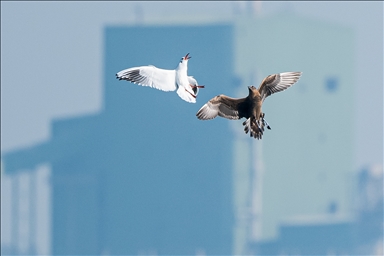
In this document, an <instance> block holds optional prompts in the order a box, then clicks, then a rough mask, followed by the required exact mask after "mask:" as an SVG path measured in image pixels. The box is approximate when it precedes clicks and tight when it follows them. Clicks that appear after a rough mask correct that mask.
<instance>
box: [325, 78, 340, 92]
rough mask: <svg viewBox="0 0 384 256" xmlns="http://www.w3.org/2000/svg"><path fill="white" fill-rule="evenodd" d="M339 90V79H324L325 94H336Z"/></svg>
mask: <svg viewBox="0 0 384 256" xmlns="http://www.w3.org/2000/svg"><path fill="white" fill-rule="evenodd" d="M338 88H339V79H338V78H337V77H327V78H326V79H325V89H326V91H327V92H330V93H332V92H336V90H337V89H338Z"/></svg>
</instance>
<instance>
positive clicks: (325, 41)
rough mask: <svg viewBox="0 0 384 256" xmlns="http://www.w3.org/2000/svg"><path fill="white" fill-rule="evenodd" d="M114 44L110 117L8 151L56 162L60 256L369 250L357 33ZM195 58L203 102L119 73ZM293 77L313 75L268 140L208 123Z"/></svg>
mask: <svg viewBox="0 0 384 256" xmlns="http://www.w3.org/2000/svg"><path fill="white" fill-rule="evenodd" d="M104 45H105V59H104V60H105V62H104V63H105V66H104V84H105V102H104V109H103V111H102V112H101V113H100V114H96V115H89V116H81V117H77V118H69V119H61V120H54V121H53V123H52V139H51V140H50V141H48V142H44V143H42V144H40V145H36V146H35V147H32V148H29V149H24V150H19V151H16V152H9V153H7V154H4V155H3V161H4V169H5V171H6V172H7V173H8V174H14V173H17V172H19V171H22V170H33V169H36V166H38V165H39V164H41V163H49V165H50V168H51V178H50V181H51V186H52V231H51V232H52V243H51V244H52V254H100V253H103V254H238V255H240V254H280V253H296V254H300V253H305V254H314V253H320V254H321V253H344V252H350V251H348V250H347V249H346V248H349V249H350V248H351V245H354V244H355V243H356V242H358V241H360V240H359V238H358V231H357V228H356V209H355V208H354V205H353V200H352V199H353V198H352V197H353V196H352V195H353V194H354V192H356V191H355V187H354V184H355V183H354V180H355V176H354V174H353V172H352V171H353V152H354V151H353V150H354V149H353V145H354V144H353V139H354V129H353V125H354V123H353V109H354V105H353V104H354V103H353V102H354V99H353V97H354V84H353V83H354V77H353V72H354V59H353V55H354V37H353V32H352V31H351V29H349V28H345V27H339V26H336V25H335V24H328V23H324V22H320V21H316V20H311V19H307V18H299V17H295V16H292V15H288V14H287V15H285V14H282V15H279V16H278V17H257V16H254V17H250V16H243V17H238V18H237V19H236V21H233V22H227V23H220V24H212V23H210V22H208V24H201V25H180V26H176V25H159V24H158V25H143V24H141V25H139V26H132V27H130V26H113V27H107V28H106V30H105V42H104ZM187 52H190V53H191V56H192V59H191V60H190V62H189V74H190V75H193V76H194V77H195V78H196V79H197V80H198V82H199V83H200V84H204V85H205V86H206V88H205V89H202V90H201V91H200V94H199V96H198V100H197V102H198V103H197V104H189V103H186V102H183V101H182V100H181V99H179V97H178V96H177V94H176V93H173V92H169V93H164V92H161V91H157V90H154V89H150V88H145V87H140V86H137V85H133V84H130V83H128V82H125V81H117V80H116V79H115V77H114V75H115V73H116V72H117V71H120V70H122V69H125V68H128V67H133V66H140V65H148V64H152V65H155V66H158V67H162V68H167V69H173V68H175V67H176V65H177V63H178V61H179V59H180V58H181V56H183V55H185V54H186V53H187ZM285 71H302V72H303V76H302V78H301V79H300V80H299V82H298V83H297V84H296V85H294V86H293V87H292V88H290V89H289V90H287V91H285V92H283V93H279V94H275V95H273V96H271V97H269V98H268V99H267V100H266V102H265V104H264V106H263V111H264V112H265V113H266V119H267V120H268V122H269V123H270V124H271V127H272V130H271V131H270V130H267V131H266V132H265V134H264V136H263V140H261V141H257V140H254V139H251V138H249V136H247V135H245V134H244V131H243V128H242V125H241V123H242V122H240V121H228V120H225V119H221V118H217V119H215V120H212V121H204V122H203V121H197V119H196V117H195V113H196V111H197V110H198V109H199V108H200V107H201V106H202V105H203V104H204V103H205V102H206V101H207V100H209V99H210V98H212V97H213V96H215V95H217V94H221V93H222V94H226V95H234V96H237V97H244V96H246V95H247V94H248V91H247V89H246V86H248V85H250V84H253V85H256V86H257V85H258V84H259V83H260V82H261V81H262V79H263V78H264V77H265V76H267V75H269V74H273V73H277V72H285ZM85 75H87V74H85ZM88 75H92V74H88ZM360 191H363V190H361V189H360ZM359 193H360V192H359ZM14 211H15V212H17V209H15V210H14ZM14 225H17V224H14ZM363 226H364V225H363ZM363 226H362V227H363ZM364 227H365V226H364ZM31 230H32V231H33V230H34V229H33V228H32V229H31ZM32 231H31V232H32ZM379 234H380V232H379ZM376 235H377V234H376V233H375V237H377V236H376ZM381 235H382V232H381ZM14 236H15V237H16V235H14ZM334 236H337V237H338V238H340V239H339V240H337V239H332V237H334ZM341 238H342V239H341ZM15 239H16V238H15ZM311 239H312V240H311ZM309 240H310V241H318V243H310V242H307V241H309ZM353 248H354V247H353Z"/></svg>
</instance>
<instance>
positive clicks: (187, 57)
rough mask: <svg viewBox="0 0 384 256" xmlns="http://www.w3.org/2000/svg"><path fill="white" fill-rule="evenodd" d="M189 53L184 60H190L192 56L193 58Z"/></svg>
mask: <svg viewBox="0 0 384 256" xmlns="http://www.w3.org/2000/svg"><path fill="white" fill-rule="evenodd" d="M188 55H189V53H187V55H185V57H184V60H189V59H190V58H192V57H189V56H188Z"/></svg>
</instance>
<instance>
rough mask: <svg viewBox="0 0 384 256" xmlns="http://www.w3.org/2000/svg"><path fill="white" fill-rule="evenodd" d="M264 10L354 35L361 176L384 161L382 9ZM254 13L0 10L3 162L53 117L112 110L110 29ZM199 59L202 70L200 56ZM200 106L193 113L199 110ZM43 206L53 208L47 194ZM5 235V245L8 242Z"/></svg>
mask: <svg viewBox="0 0 384 256" xmlns="http://www.w3.org/2000/svg"><path fill="white" fill-rule="evenodd" d="M260 6H261V12H260V13H259V15H261V16H269V15H273V14H278V13H286V12H290V13H295V14H297V15H300V16H304V17H311V18H316V19H318V20H321V21H326V22H330V23H332V24H338V25H342V26H345V27H346V28H352V29H353V30H354V32H355V36H356V38H355V46H356V49H355V56H354V59H355V67H356V70H355V78H356V79H355V84H354V86H355V92H354V93H355V99H356V102H355V109H351V111H352V112H353V113H354V114H355V118H354V124H355V127H354V130H355V140H354V144H355V147H354V149H355V156H356V157H355V159H354V169H360V168H362V167H363V166H370V165H375V164H380V163H382V162H383V3H382V2H262V3H261V5H260ZM246 8H249V5H248V3H247V2H245V1H238V2H1V152H2V154H3V153H6V152H9V151H13V150H17V149H22V148H25V147H27V146H33V145H35V144H37V143H40V142H43V141H46V140H49V139H50V138H51V130H50V129H52V126H51V121H52V120H53V119H55V120H58V119H61V118H68V117H75V116H80V115H90V114H96V113H99V112H100V111H102V110H103V109H104V107H105V106H104V105H103V104H104V102H103V97H104V95H103V93H104V89H103V86H104V80H103V79H104V73H105V71H104V69H105V66H104V64H103V61H104V60H105V59H104V57H105V56H103V54H104V47H105V45H104V42H105V40H104V38H103V36H104V35H105V34H104V31H105V27H106V26H116V25H118V26H124V25H132V24H143V23H147V22H149V23H154V22H155V21H156V20H161V19H164V18H165V19H168V20H172V19H174V20H178V21H183V20H185V21H188V20H192V19H193V17H196V16H198V17H201V20H202V21H204V20H205V19H207V17H210V18H212V16H215V17H216V18H217V19H218V20H222V21H225V20H230V19H231V18H233V17H234V16H235V13H236V12H238V11H239V10H240V11H243V12H246ZM236 10H237V11H236ZM143 43H146V44H155V43H156V42H155V41H147V42H143ZM127 50H129V49H127ZM313 50H314V51H316V49H313ZM144 54H145V53H143V55H144ZM192 56H196V54H195V55H192ZM146 59H148V57H146ZM192 60H193V61H194V65H198V59H197V58H194V59H192ZM169 62H171V61H169ZM147 64H151V63H147ZM116 71H118V70H116ZM276 72H278V71H276ZM128 85H129V84H128V83H127V84H126V86H128ZM140 89H142V88H138V89H137V90H140ZM156 93H157V92H156ZM158 93H159V96H161V95H160V94H161V93H160V92H158ZM200 93H204V91H201V92H200ZM167 96H169V95H167ZM172 96H173V97H174V98H176V97H177V95H172ZM164 97H165V96H164ZM175 101H180V100H179V99H177V98H176V99H175ZM198 102H199V101H198ZM202 103H203V102H200V103H197V104H195V105H194V106H193V107H195V108H196V110H197V109H198V108H199V107H200V105H201V104H202ZM180 104H182V102H181V101H180ZM189 107H190V106H189ZM340 118H343V117H342V116H340ZM320 121H321V120H320ZM220 122H223V123H224V121H222V120H221V121H220ZM226 122H229V121H225V123H226ZM328 125H331V124H328ZM43 169H44V168H43ZM42 173H44V170H43V171H42ZM45 173H46V172H45ZM42 176H44V174H42ZM20 180H23V178H22V177H21V178H20ZM7 186H8V185H7ZM3 191H7V190H6V189H4V190H3V188H2V192H3ZM25 193H28V189H26V192H25ZM46 194H49V192H47V193H46ZM41 198H43V199H40V200H43V201H44V200H46V201H48V200H49V198H48V199H47V198H44V195H42V196H41ZM2 199H3V196H2ZM7 200H9V198H8V197H7ZM21 202H22V201H21ZM3 203H4V202H3V200H2V206H3ZM20 204H22V203H20ZM4 205H5V206H9V205H10V204H7V203H4ZM3 208H5V209H3ZM3 211H4V212H3ZM3 213H4V216H6V215H7V214H10V211H8V209H7V207H2V226H3V224H4V225H9V224H8V223H3ZM46 213H47V214H48V213H49V210H47V211H46ZM4 219H6V217H4ZM8 227H9V226H8ZM45 228H46V227H45ZM46 229H49V228H46ZM2 230H3V228H2ZM8 234H9V233H7V234H6V235H8ZM4 237H5V238H3V236H2V241H3V239H4V240H5V239H8V238H6V236H4ZM48 242H49V238H47V241H46V242H45V243H46V244H47V243H48ZM22 246H23V245H20V247H22Z"/></svg>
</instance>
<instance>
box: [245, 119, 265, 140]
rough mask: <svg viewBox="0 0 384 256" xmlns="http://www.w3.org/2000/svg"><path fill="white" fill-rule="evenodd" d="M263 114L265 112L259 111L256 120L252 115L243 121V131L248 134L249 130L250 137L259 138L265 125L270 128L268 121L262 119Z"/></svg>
mask: <svg viewBox="0 0 384 256" xmlns="http://www.w3.org/2000/svg"><path fill="white" fill-rule="evenodd" d="M264 116H265V113H261V115H260V118H259V119H257V120H256V118H254V117H250V118H248V119H247V120H245V121H244V122H243V125H244V131H245V133H246V134H248V132H250V133H249V135H250V136H251V137H254V138H255V139H258V140H261V139H262V136H263V133H264V127H265V126H267V128H268V129H269V130H270V129H271V127H270V126H269V124H268V122H267V121H266V120H265V119H264Z"/></svg>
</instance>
